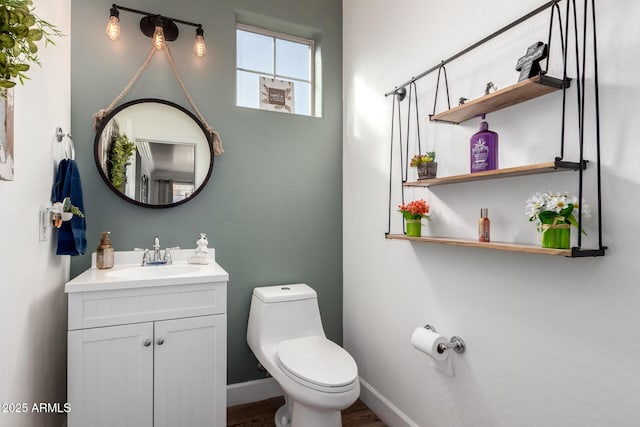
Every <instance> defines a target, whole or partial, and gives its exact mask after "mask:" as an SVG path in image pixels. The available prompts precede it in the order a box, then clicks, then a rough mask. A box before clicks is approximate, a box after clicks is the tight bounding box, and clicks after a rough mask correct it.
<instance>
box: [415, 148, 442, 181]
mask: <svg viewBox="0 0 640 427" xmlns="http://www.w3.org/2000/svg"><path fill="white" fill-rule="evenodd" d="M409 166H411V167H413V168H417V169H418V179H431V178H435V177H436V173H437V171H438V163H437V162H436V152H435V151H427V153H426V154H416V155H415V156H413V157H412V158H411V162H410V163H409Z"/></svg>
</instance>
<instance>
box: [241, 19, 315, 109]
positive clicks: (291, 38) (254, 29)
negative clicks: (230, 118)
mask: <svg viewBox="0 0 640 427" xmlns="http://www.w3.org/2000/svg"><path fill="white" fill-rule="evenodd" d="M238 30H240V31H246V32H249V33H254V34H259V35H261V36H266V37H271V38H273V39H274V43H273V52H272V55H273V70H272V71H273V72H272V73H264V72H262V71H256V70H251V69H247V68H242V67H239V66H238V58H237V56H236V67H235V68H236V82H237V76H238V71H242V72H245V73H251V74H256V75H258V76H269V77H270V78H273V79H279V80H288V81H293V82H302V83H309V86H310V91H309V92H310V93H309V104H310V105H309V115H308V116H309V117H316V42H315V40H313V39H306V38H303V37H296V36H292V35H290V34H285V33H280V32H277V31H271V30H267V29H265V28H260V27H255V26H253V25H247V24H241V23H236V40H237V37H238V36H237V34H238ZM276 39H280V40H284V41H288V42H293V43H299V44H304V45H307V46H309V68H310V69H309V78H310V80H305V79H300V78H297V77H290V76H286V75H281V74H277V73H276V69H277V61H276V50H277V48H276V46H277V43H276V42H275V40H276ZM236 49H237V46H236ZM236 84H237V83H236ZM237 90H238V89H237V87H236V106H237V107H241V106H240V105H238V98H237ZM246 108H251V107H246ZM257 109H258V110H262V108H260V107H258V108H257ZM293 114H296V115H299V116H307V114H301V113H293Z"/></svg>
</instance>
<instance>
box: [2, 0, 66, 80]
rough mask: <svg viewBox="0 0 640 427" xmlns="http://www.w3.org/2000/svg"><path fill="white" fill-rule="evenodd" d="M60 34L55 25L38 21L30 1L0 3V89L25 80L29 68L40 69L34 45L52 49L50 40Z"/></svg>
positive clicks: (8, 0) (9, 0) (36, 48)
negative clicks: (35, 65)
mask: <svg viewBox="0 0 640 427" xmlns="http://www.w3.org/2000/svg"><path fill="white" fill-rule="evenodd" d="M61 35H62V33H61V32H60V31H59V30H58V29H57V28H56V26H55V25H53V24H51V23H49V22H47V21H45V20H43V19H40V18H39V17H38V16H37V15H36V14H35V13H34V8H33V2H32V0H3V1H2V2H0V88H3V89H8V88H11V87H14V86H15V85H16V81H15V79H18V81H19V82H20V84H24V80H25V79H28V78H29V77H27V75H26V74H25V73H26V72H27V71H29V68H31V66H30V65H29V64H30V63H31V64H38V65H40V60H39V58H38V46H37V45H36V42H39V41H41V40H43V39H44V41H45V47H46V46H47V45H48V44H52V45H55V43H54V42H53V40H52V37H53V36H61Z"/></svg>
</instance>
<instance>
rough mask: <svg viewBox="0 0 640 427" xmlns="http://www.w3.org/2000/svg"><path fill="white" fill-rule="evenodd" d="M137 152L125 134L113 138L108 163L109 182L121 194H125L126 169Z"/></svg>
mask: <svg viewBox="0 0 640 427" xmlns="http://www.w3.org/2000/svg"><path fill="white" fill-rule="evenodd" d="M135 151H136V145H135V144H134V143H133V142H131V141H129V138H127V135H124V134H123V135H118V136H116V137H115V138H113V141H112V142H111V146H110V147H109V153H108V159H109V160H108V161H107V166H108V171H109V180H110V181H111V184H113V186H114V187H115V188H117V189H118V190H120V191H121V192H124V184H125V183H126V182H127V175H126V168H127V165H128V164H129V158H130V157H131V155H132V154H133V153H134V152H135Z"/></svg>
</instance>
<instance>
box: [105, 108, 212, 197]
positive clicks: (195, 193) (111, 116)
mask: <svg viewBox="0 0 640 427" xmlns="http://www.w3.org/2000/svg"><path fill="white" fill-rule="evenodd" d="M151 102H155V103H157V104H164V105H168V106H170V107H173V108H176V109H178V110H180V111H182V112H183V113H185V114H186V115H187V116H189V117H191V119H192V120H193V121H194V122H196V123H197V124H198V126H199V127H200V129H201V130H202V133H203V134H204V136H205V138H206V139H207V144H208V145H209V156H210V161H209V171H208V172H207V176H206V177H205V178H204V180H203V181H202V183H201V184H200V185H199V186H198V188H197V189H196V190H195V191H194V192H193V194H191V196H189V197H187V198H185V199H182V200H180V201H179V202H175V203H167V204H163V205H153V204H150V203H143V202H139V201H137V200H135V199H132V198H130V197H128V196H127V195H125V194H124V193H122V192H121V191H120V190H118V189H117V188H115V187H114V186H113V184H111V181H110V180H109V177H108V176H107V175H105V173H104V170H103V169H102V165H101V164H100V149H99V147H98V146H99V144H100V142H101V137H102V132H103V131H104V128H105V126H106V125H107V123H109V122H110V121H111V119H112V118H113V117H114V116H115V115H116V114H118V113H119V112H120V111H122V110H124V109H125V108H127V107H130V106H132V105H136V104H142V103H151ZM93 157H94V160H95V162H96V166H97V168H98V172H99V173H100V176H101V177H102V180H103V181H104V182H105V183H106V184H107V187H109V189H110V190H111V191H113V192H114V193H116V194H117V195H118V196H119V197H120V198H122V199H124V200H126V201H127V202H129V203H133V204H134V205H138V206H142V207H144V208H151V209H164V208H172V207H175V206H179V205H182V204H184V203H187V202H188V201H190V200H191V199H193V198H194V197H196V196H197V195H198V194H199V193H200V191H202V189H203V188H204V187H205V186H206V185H207V183H208V182H209V178H211V174H212V173H213V161H214V152H213V140H212V137H211V135H210V134H209V132H207V128H206V127H205V126H204V124H203V123H202V122H201V121H200V120H199V119H198V118H197V117H196V116H195V114H193V113H192V112H191V111H189V110H187V109H186V108H184V107H182V106H180V105H178V104H176V103H174V102H171V101H167V100H164V99H157V98H140V99H135V100H133V101H129V102H125V103H124V104H122V105H119V106H118V107H116V108H115V109H114V110H113V111H111V112H110V113H109V114H108V115H107V116H106V117H105V118H104V120H103V121H102V123H101V124H100V127H99V128H98V129H97V130H96V137H95V140H94V143H93Z"/></svg>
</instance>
